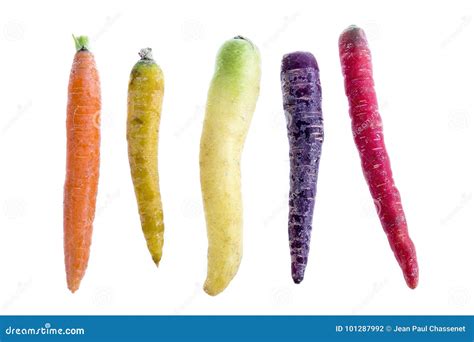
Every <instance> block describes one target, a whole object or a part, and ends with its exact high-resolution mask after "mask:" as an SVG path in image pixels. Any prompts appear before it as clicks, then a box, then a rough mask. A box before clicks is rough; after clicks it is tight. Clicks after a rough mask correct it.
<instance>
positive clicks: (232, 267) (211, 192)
mask: <svg viewBox="0 0 474 342" xmlns="http://www.w3.org/2000/svg"><path fill="white" fill-rule="evenodd" d="M259 89H260V54H259V52H258V49H257V47H256V46H254V45H253V44H252V43H251V42H250V41H249V40H247V39H245V38H242V37H240V36H238V37H235V38H234V39H231V40H229V41H227V42H226V43H224V45H223V46H222V47H221V49H220V51H219V53H218V55H217V61H216V69H215V72H214V77H213V79H212V81H211V86H210V88H209V93H208V98H207V106H206V115H205V119H204V126H203V131H202V136H201V151H200V172H201V189H202V197H203V202H204V211H205V216H206V223H207V236H208V241H209V248H208V255H207V259H208V263H207V278H206V281H205V283H204V291H206V292H207V293H208V294H209V295H213V296H214V295H217V294H218V293H220V292H222V291H223V290H224V289H225V288H226V287H227V286H228V284H229V283H230V282H231V280H232V279H233V278H234V276H235V274H236V273H237V271H238V269H239V265H240V260H241V258H242V226H243V219H242V216H243V215H242V195H241V190H240V157H241V155H242V149H243V145H244V142H245V138H246V136H247V132H248V129H249V126H250V122H251V120H252V116H253V112H254V110H255V106H256V103H257V98H258V94H259Z"/></svg>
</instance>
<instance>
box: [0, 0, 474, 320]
mask: <svg viewBox="0 0 474 342" xmlns="http://www.w3.org/2000/svg"><path fill="white" fill-rule="evenodd" d="M444 3H445V4H444V5H438V4H436V3H435V2H428V1H426V2H405V3H403V2H400V1H399V2H397V3H396V4H395V5H394V6H392V7H390V6H389V5H388V4H387V3H385V2H375V1H374V2H370V3H369V2H365V1H346V2H322V1H321V2H316V1H307V2H300V1H291V2H290V1H272V2H269V1H238V2H227V3H226V2H223V1H221V2H217V1H203V0H201V1H188V2H181V1H168V2H163V1H162V2H159V1H150V2H138V1H137V2H136V1H128V2H123V1H81V2H65V1H64V2H61V1H57V2H51V1H30V2H26V1H2V2H1V5H0V46H1V56H0V58H1V63H0V90H1V92H0V94H1V96H0V101H1V113H0V156H1V167H0V313H1V314H271V313H276V314H474V298H473V296H474V273H473V267H472V265H473V262H474V248H473V241H474V233H473V228H474V220H473V217H472V213H473V200H472V193H473V181H472V180H473V178H474V169H473V158H474V153H473V146H474V144H473V142H474V135H473V110H474V107H473V87H472V84H473V79H474V72H473V71H474V67H473V65H474V64H473V61H474V53H473V52H474V50H473V37H474V35H473V34H474V23H473V21H474V20H473V15H474V13H473V9H472V7H471V5H472V1H457V2H455V1H451V2H447V1H445V2H444ZM350 24H357V25H359V26H361V27H363V28H364V29H365V30H366V33H367V36H368V39H369V43H370V46H371V49H372V53H373V63H374V72H375V81H376V87H377V92H378V97H379V103H380V107H381V114H382V117H383V120H384V125H385V134H386V144H387V147H388V150H389V153H390V157H391V160H392V166H393V172H394V175H395V180H396V183H397V185H398V187H399V190H400V192H401V194H402V199H403V203H404V207H405V211H406V215H407V219H408V223H409V229H410V233H411V236H412V238H413V240H414V242H415V243H416V246H417V251H418V258H419V264H420V283H419V287H418V288H417V289H416V290H414V291H413V290H410V289H408V288H407V286H406V285H405V283H404V280H403V277H402V274H401V271H400V269H399V267H398V265H397V263H396V261H395V259H394V257H393V255H392V252H391V251H390V248H389V246H388V243H387V240H386V237H385V235H384V233H383V231H382V228H381V226H380V223H379V221H378V218H377V215H376V211H375V208H374V207H373V204H372V201H371V198H370V195H369V191H368V189H367V186H366V184H365V181H364V179H363V176H362V172H361V168H360V165H359V157H358V154H357V151H356V148H355V146H354V143H353V141H352V135H351V130H350V120H349V115H348V108H347V99H346V97H345V95H344V89H343V79H342V75H341V70H340V64H339V56H338V46H337V42H338V36H339V34H340V32H341V31H342V30H343V29H344V28H345V27H346V26H348V25H350ZM72 33H74V34H77V35H81V34H86V35H89V36H90V37H91V40H92V42H91V49H92V51H93V52H94V54H95V56H96V61H97V65H98V68H99V72H100V76H101V82H102V99H103V112H102V146H101V147H102V150H101V151H102V159H101V177H100V184H99V194H98V203H97V216H96V220H95V227H94V236H93V244H92V249H91V257H90V263H89V268H88V270H87V273H86V276H85V278H84V280H83V282H82V286H81V288H80V290H79V291H78V292H77V293H76V294H74V295H72V294H71V293H69V291H68V290H67V288H66V282H65V272H64V264H63V246H62V238H63V236H62V234H63V233H62V229H63V228H62V200H63V182H64V175H65V155H66V150H65V142H66V140H65V139H66V131H65V115H66V111H65V110H66V100H67V96H66V95H67V83H68V77H69V71H70V67H71V62H72V59H73V55H74V43H73V40H72V38H71V34H72ZM237 34H240V35H243V36H246V37H249V38H250V39H251V40H252V41H253V42H254V43H255V44H256V45H258V46H259V47H260V50H261V54H262V73H263V76H262V83H261V95H260V98H259V102H258V105H257V110H256V112H255V115H254V120H253V122H252V126H251V129H250V132H249V135H248V139H247V141H246V146H245V149H244V154H243V160H242V172H243V175H242V178H243V179H242V182H243V195H244V211H245V227H244V235H245V241H244V257H243V260H242V264H241V267H240V271H239V273H238V275H237V276H236V278H235V279H234V281H233V282H232V283H231V285H230V286H229V287H228V288H227V290H226V291H225V292H223V293H222V294H220V295H219V296H218V297H209V296H207V295H206V294H205V293H204V292H203V291H202V283H203V280H204V278H205V273H206V253H207V240H206V233H205V222H204V216H203V212H202V203H201V195H200V185H199V168H198V153H199V139H200V133H201V125H202V120H203V115H204V112H203V107H204V105H205V101H206V96H207V89H208V85H209V81H210V79H211V76H212V72H213V68H214V61H215V55H216V52H217V50H218V48H219V46H220V45H221V44H222V43H223V42H224V41H225V40H227V39H229V38H231V37H233V36H235V35H237ZM146 46H150V47H152V48H153V50H154V55H155V59H156V60H157V62H158V63H159V64H160V65H161V67H162V68H163V70H164V73H165V82H166V89H165V99H164V108H163V113H162V122H161V132H160V154H159V159H160V178H161V189H162V198H163V204H164V213H165V224H166V233H165V247H164V256H163V259H162V261H161V265H160V267H159V268H158V269H157V268H156V267H155V266H154V264H153V262H152V261H151V258H150V256H149V253H148V250H147V249H146V247H145V243H144V238H143V236H142V232H141V228H140V224H139V217H138V213H137V207H136V202H135V198H134V194H133V188H132V183H131V179H130V174H129V166H128V159H127V148H126V140H125V121H126V96H127V82H128V77H129V72H130V69H131V67H132V66H133V64H134V63H135V62H136V60H137V59H138V55H137V52H138V51H139V49H140V48H142V47H146ZM295 50H308V51H311V52H312V53H313V54H314V55H315V56H316V58H317V60H318V62H319V65H320V69H321V84H322V89H323V114H324V118H325V134H326V140H325V142H324V145H323V155H322V160H321V165H320V174H319V184H318V195H317V202H316V210H315V218H314V229H313V240H312V245H311V254H310V259H309V265H308V268H307V271H306V277H305V280H304V282H303V283H302V284H300V285H294V284H293V283H292V280H291V276H290V263H289V249H288V241H287V192H288V174H289V165H288V141H287V137H286V127H285V120H284V115H283V111H282V101H281V90H280V82H279V68H280V61H281V57H282V55H283V54H284V53H287V52H291V51H295Z"/></svg>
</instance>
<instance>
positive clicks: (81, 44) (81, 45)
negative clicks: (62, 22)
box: [72, 35, 89, 51]
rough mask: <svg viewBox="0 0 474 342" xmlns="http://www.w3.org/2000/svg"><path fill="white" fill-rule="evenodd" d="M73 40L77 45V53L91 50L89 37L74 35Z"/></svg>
mask: <svg viewBox="0 0 474 342" xmlns="http://www.w3.org/2000/svg"><path fill="white" fill-rule="evenodd" d="M72 38H73V39H74V43H75V44H76V51H83V50H89V38H88V37H87V36H79V37H76V36H74V35H72Z"/></svg>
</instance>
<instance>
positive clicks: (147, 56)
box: [138, 47, 153, 60]
mask: <svg viewBox="0 0 474 342" xmlns="http://www.w3.org/2000/svg"><path fill="white" fill-rule="evenodd" d="M138 55H139V56H140V58H141V59H142V60H153V54H152V51H151V48H148V47H147V48H144V49H141V50H140V52H139V53H138Z"/></svg>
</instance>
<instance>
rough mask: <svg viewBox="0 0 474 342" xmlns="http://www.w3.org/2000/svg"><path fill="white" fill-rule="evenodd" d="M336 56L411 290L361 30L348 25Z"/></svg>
mask: <svg viewBox="0 0 474 342" xmlns="http://www.w3.org/2000/svg"><path fill="white" fill-rule="evenodd" d="M339 56H340V59H341V66H342V73H343V75H344V84H345V90H346V95H347V98H348V100H349V113H350V116H351V119H352V132H353V136H354V141H355V143H356V146H357V149H358V150H359V155H360V158H361V162H362V169H363V172H364V176H365V179H366V181H367V184H368V185H369V189H370V193H371V195H372V198H373V199H374V202H375V204H376V207H377V209H378V210H377V212H378V215H379V218H380V221H381V223H382V227H383V229H384V231H385V233H386V235H387V238H388V241H389V243H390V247H391V248H392V251H393V253H394V254H395V258H396V259H397V261H398V263H399V265H400V267H401V269H402V271H403V275H404V277H405V281H406V283H407V285H408V286H409V287H410V288H412V289H414V288H415V287H416V286H417V284H418V263H417V260H416V252H415V246H414V245H413V242H412V241H411V239H410V236H409V235H408V229H407V222H406V219H405V214H404V212H403V208H402V202H401V198H400V193H399V192H398V190H397V188H396V187H395V183H394V180H393V177H392V170H391V167H390V160H389V157H388V153H387V151H386V149H385V143H384V138H383V130H382V119H381V117H380V114H379V110H378V105H377V97H376V93H375V87H374V80H373V77H372V62H371V60H372V58H371V54H370V50H369V46H368V43H367V38H366V36H365V33H364V31H363V30H362V29H360V28H358V27H356V26H350V27H348V28H347V29H346V30H345V31H344V32H343V33H342V34H341V36H340V38H339Z"/></svg>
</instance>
